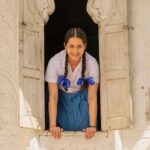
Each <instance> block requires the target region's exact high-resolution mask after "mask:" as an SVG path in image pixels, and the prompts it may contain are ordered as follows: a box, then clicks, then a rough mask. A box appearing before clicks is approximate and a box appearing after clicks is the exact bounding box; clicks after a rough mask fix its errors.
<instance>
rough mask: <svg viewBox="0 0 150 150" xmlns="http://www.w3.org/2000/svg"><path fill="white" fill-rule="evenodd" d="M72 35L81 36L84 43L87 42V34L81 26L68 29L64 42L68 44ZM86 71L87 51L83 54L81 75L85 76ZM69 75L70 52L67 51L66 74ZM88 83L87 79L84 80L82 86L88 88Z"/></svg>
mask: <svg viewBox="0 0 150 150" xmlns="http://www.w3.org/2000/svg"><path fill="white" fill-rule="evenodd" d="M72 37H77V38H80V39H81V40H82V42H83V43H84V45H86V44H87V37H86V34H85V32H84V31H83V30H82V29H81V28H71V29H69V30H68V31H67V33H66V34H65V38H64V43H65V44H67V43H68V40H69V39H70V38H72ZM85 71H86V53H85V52H84V53H83V55H82V71H81V77H82V78H85ZM67 75H68V54H67V53H66V58H65V72H64V76H65V77H66V78H67ZM87 85H88V84H87V83H86V81H84V82H83V85H82V88H86V87H87Z"/></svg>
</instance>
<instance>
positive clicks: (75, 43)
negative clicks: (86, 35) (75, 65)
mask: <svg viewBox="0 0 150 150" xmlns="http://www.w3.org/2000/svg"><path fill="white" fill-rule="evenodd" d="M85 48H86V45H85V44H84V43H83V41H82V39H80V38H77V37H72V38H70V39H69V40H68V43H66V44H65V49H66V51H67V54H68V56H69V61H72V62H79V61H80V60H81V58H82V55H83V53H84V51H85Z"/></svg>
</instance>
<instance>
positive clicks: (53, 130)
mask: <svg viewBox="0 0 150 150" xmlns="http://www.w3.org/2000/svg"><path fill="white" fill-rule="evenodd" d="M49 132H51V134H52V136H53V137H54V138H55V139H60V138H61V132H63V129H62V128H60V127H56V126H53V127H50V128H49Z"/></svg>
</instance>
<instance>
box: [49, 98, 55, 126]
mask: <svg viewBox="0 0 150 150" xmlns="http://www.w3.org/2000/svg"><path fill="white" fill-rule="evenodd" d="M56 116H57V100H56V99H52V98H50V100H49V121H50V127H52V126H56Z"/></svg>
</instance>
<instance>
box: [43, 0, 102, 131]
mask: <svg viewBox="0 0 150 150" xmlns="http://www.w3.org/2000/svg"><path fill="white" fill-rule="evenodd" d="M86 4H87V0H63V1H61V0H55V12H54V13H53V14H52V15H51V16H49V21H48V23H47V24H46V25H45V69H46V67H47V64H48V61H49V59H50V58H51V57H52V56H53V55H54V54H56V53H58V52H60V51H61V50H63V49H64V47H63V43H64V42H63V40H64V34H65V33H66V31H67V30H68V29H69V28H72V27H80V28H82V29H83V30H84V31H85V32H86V34H87V42H88V44H87V49H86V51H87V52H88V53H90V54H91V55H92V56H94V57H95V58H96V59H97V61H98V62H99V47H98V26H97V24H95V23H94V22H93V20H92V19H91V17H90V16H89V15H88V13H87V11H86ZM98 95H99V93H98ZM98 99H99V96H98ZM98 102H99V100H98ZM99 108H100V104H99V107H98V126H99V130H100V110H99ZM48 118H49V117H48V88H47V83H45V129H48V128H49V119H48Z"/></svg>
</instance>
